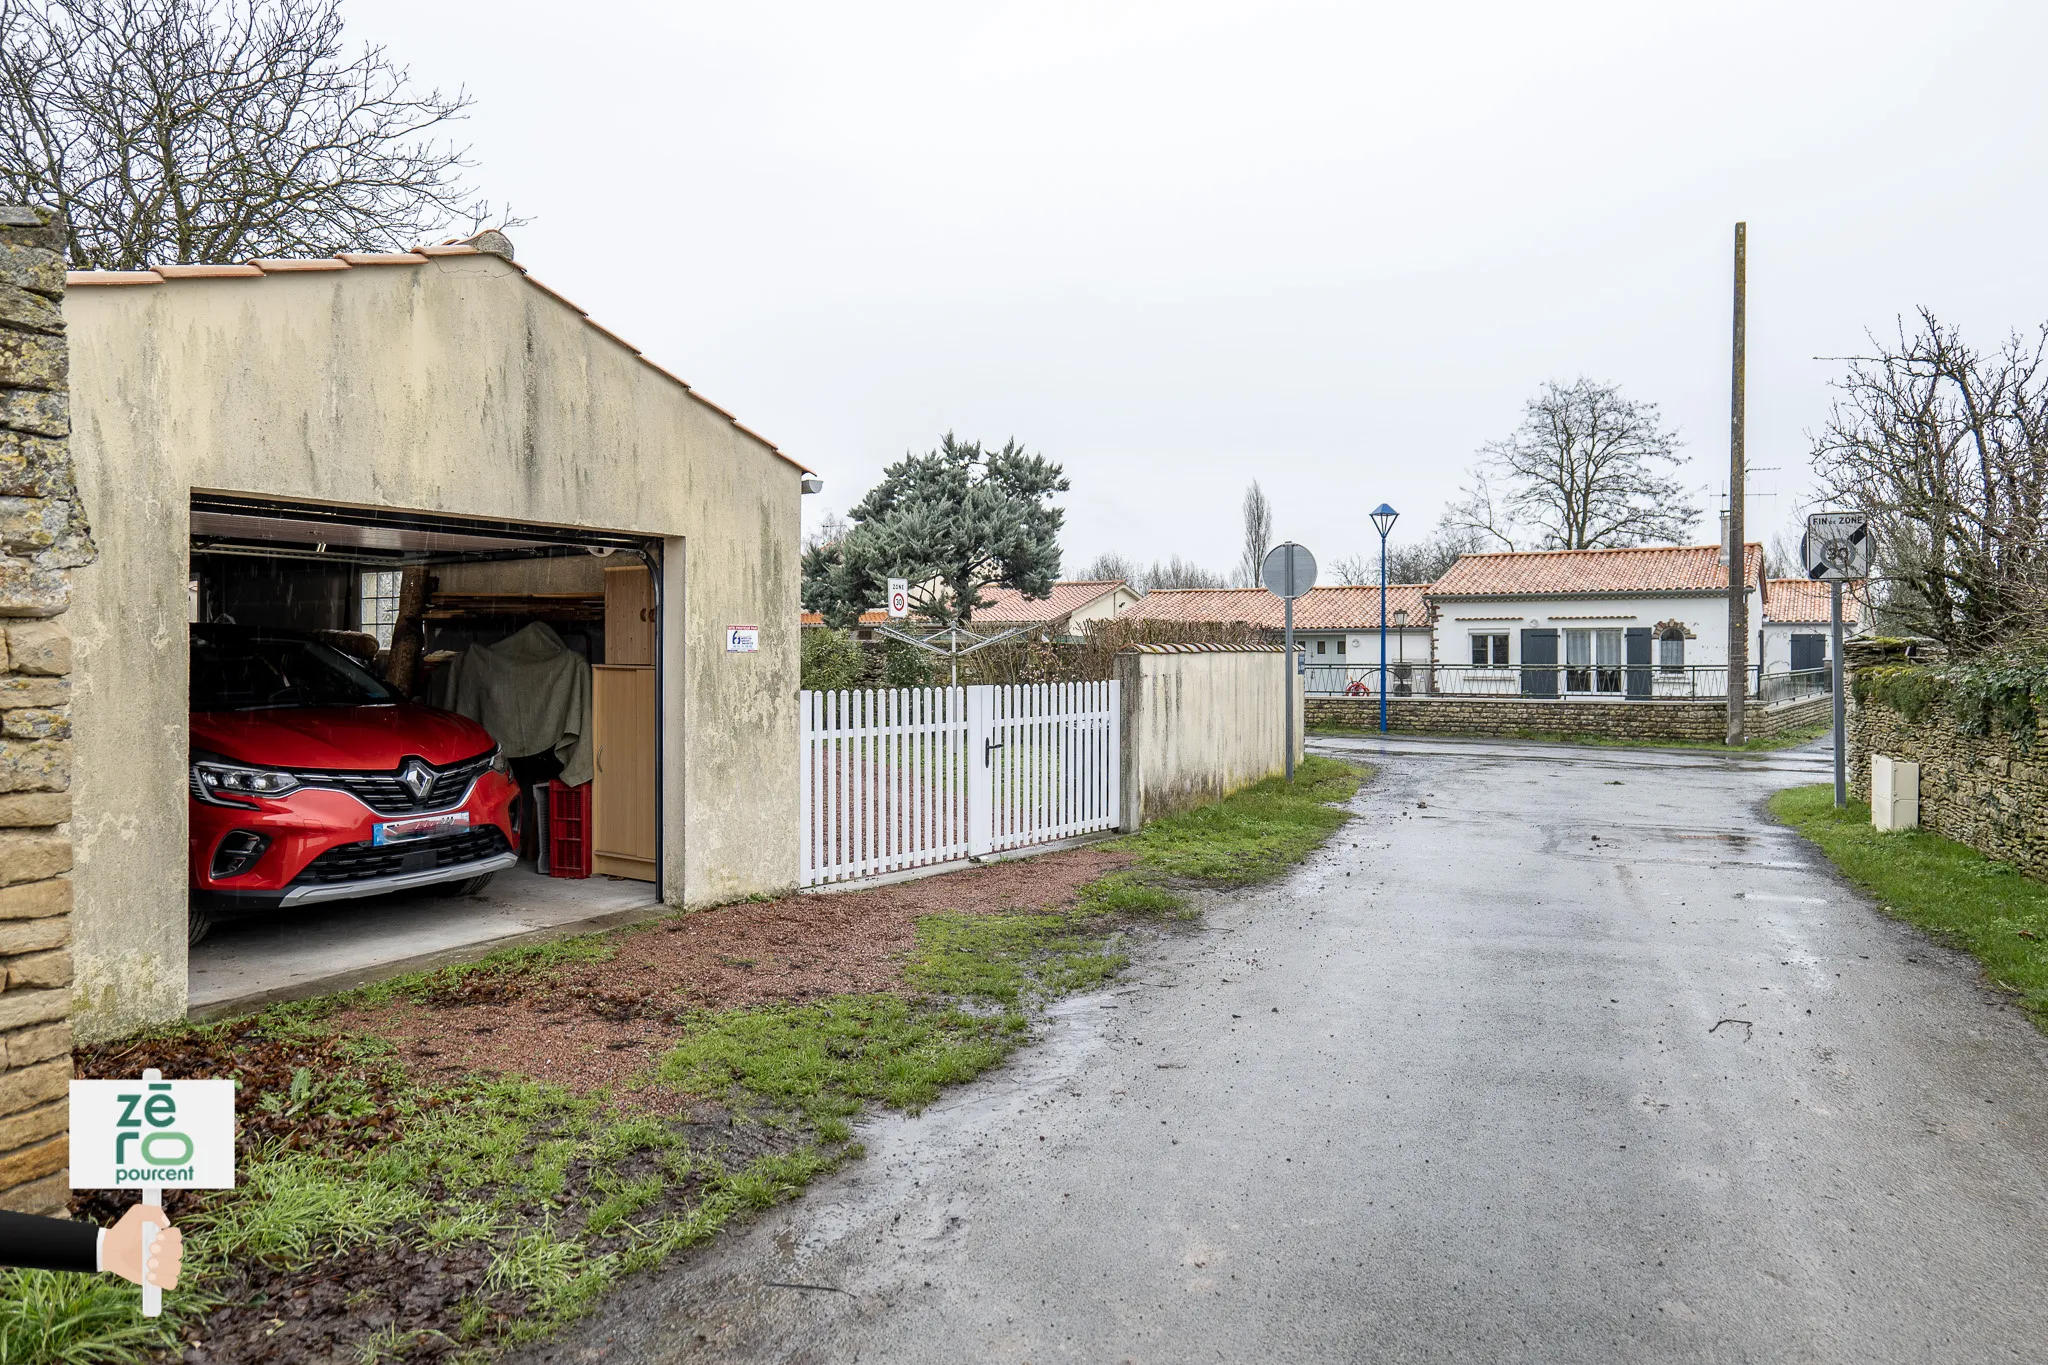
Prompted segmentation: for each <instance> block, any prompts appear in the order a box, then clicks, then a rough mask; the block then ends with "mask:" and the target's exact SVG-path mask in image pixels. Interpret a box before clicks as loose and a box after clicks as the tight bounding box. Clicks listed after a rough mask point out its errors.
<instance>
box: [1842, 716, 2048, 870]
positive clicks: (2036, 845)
mask: <svg viewBox="0 0 2048 1365" xmlns="http://www.w3.org/2000/svg"><path fill="white" fill-rule="evenodd" d="M1848 731H1849V740H1848V766H1849V790H1850V792H1851V793H1852V794H1853V795H1854V796H1855V797H1856V799H1857V800H1859V801H1868V800H1869V799H1870V756H1871V755H1872V754H1883V755H1885V756H1886V757H1888V758H1902V759H1905V760H1906V761H1907V762H1909V763H1918V764H1919V765H1920V826H1921V828H1922V829H1926V830H1931V831H1933V832H1934V833H1936V834H1941V835H1945V836H1946V837H1948V838H1950V839H1954V840H1956V841H1957V842H1958V843H1964V844H1968V845H1969V846H1970V847H1971V848H1974V849H1976V850H1977V851H1978V852H1979V853H1982V854H1983V855H1984V856H1985V857H1987V858H1996V859H1998V860H1999V861H2000V862H2007V863H2011V864H2012V865H2013V866H2015V867H2017V868H2019V869H2020V870H2021V871H2023V872H2025V873H2026V874H2027V875H2028V876H2030V877H2036V878H2039V879H2041V880H2043V881H2048V717H2043V718H2042V723H2041V726H2040V729H2039V731H2038V734H2039V736H2040V737H2039V738H2038V739H2036V740H2035V742H2034V744H2033V746H2032V748H2031V749H2028V748H2023V747H2021V745H2020V744H2019V743H2018V742H2017V741H2016V740H2015V739H2014V738H2013V736H2012V735H2010V734H2008V733H2006V732H2004V731H2003V730H1997V729H1994V730H1993V732H1992V733H1991V734H1989V735H1984V736H1979V735H1970V734H1965V733H1963V731H1961V730H1960V729H1958V728H1957V727H1956V724H1955V721H1954V720H1953V719H1951V718H1950V716H1949V715H1948V713H1947V712H1946V711H1944V710H1943V709H1942V708H1941V707H1939V706H1930V707H1929V708H1928V709H1927V710H1926V711H1925V712H1923V713H1922V714H1921V715H1920V717H1919V718H1918V719H1915V720H1908V719H1906V717H1905V716H1903V715H1901V714H1899V713H1898V712H1897V711H1895V710H1893V709H1892V708H1891V707H1889V706H1886V705H1885V704H1883V703H1882V702H1866V703H1859V702H1857V701H1856V700H1855V697H1854V694H1853V693H1852V694H1851V696H1850V701H1849V724H1848Z"/></svg>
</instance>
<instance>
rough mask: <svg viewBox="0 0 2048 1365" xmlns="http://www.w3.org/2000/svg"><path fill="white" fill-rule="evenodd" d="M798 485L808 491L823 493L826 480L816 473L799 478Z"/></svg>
mask: <svg viewBox="0 0 2048 1365" xmlns="http://www.w3.org/2000/svg"><path fill="white" fill-rule="evenodd" d="M796 486H797V487H798V488H801V489H802V490H803V491H804V492H806V493H822V492H824V491H825V481H824V480H823V479H821V478H819V477H818V476H817V475H816V474H806V475H804V476H803V477H802V478H801V479H799V480H797V485H796Z"/></svg>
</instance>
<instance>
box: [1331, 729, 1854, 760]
mask: <svg viewBox="0 0 2048 1365" xmlns="http://www.w3.org/2000/svg"><path fill="white" fill-rule="evenodd" d="M1833 728H1834V727H1833V726H1832V725H1815V726H1806V727H1804V728H1802V729H1798V730H1787V731H1786V732H1785V733H1784V734H1782V735H1769V736H1766V737H1764V738H1761V739H1752V740H1750V741H1748V742H1747V743H1745V744H1737V745H1728V744H1721V743H1718V742H1716V741H1714V740H1703V739H1622V738H1609V737H1606V736H1602V735H1582V734H1573V733H1568V732H1566V731H1563V730H1506V731H1503V732H1501V733H1500V734H1498V735H1453V734H1434V733H1431V732H1428V731H1419V730H1397V731H1395V734H1396V735H1400V736H1404V737H1408V738H1413V739H1522V740H1531V741H1534V742H1536V743H1539V744H1584V745H1590V746H1592V747H1594V748H1601V749H1700V750H1704V751H1706V752H1709V753H1719V754H1766V753H1774V752H1776V751H1777V750H1779V749H1792V748H1797V747H1798V746H1799V745H1801V744H1810V743H1812V742H1813V741H1814V740H1816V739H1819V738H1820V737H1821V736H1823V735H1825V734H1827V733H1828V732H1829V731H1831V730H1832V729H1833ZM1308 733H1309V737H1310V738H1311V739H1313V738H1315V737H1316V736H1318V735H1328V736H1333V737H1342V738H1349V739H1377V738H1379V733H1380V732H1379V731H1378V730H1367V729H1363V728H1361V727H1359V726H1355V725H1312V726H1310V727H1309V731H1308Z"/></svg>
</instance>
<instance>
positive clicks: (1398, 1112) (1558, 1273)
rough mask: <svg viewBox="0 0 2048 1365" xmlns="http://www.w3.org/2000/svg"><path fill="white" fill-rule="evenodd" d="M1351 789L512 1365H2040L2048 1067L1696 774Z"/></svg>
mask: <svg viewBox="0 0 2048 1365" xmlns="http://www.w3.org/2000/svg"><path fill="white" fill-rule="evenodd" d="M1317 747H1318V748H1319V749H1321V750H1322V751H1324V752H1329V753H1334V754H1342V755H1355V756H1358V757H1363V758H1369V759H1371V760H1372V761H1374V762H1376V763H1379V764H1381V765H1382V767H1381V773H1380V776H1379V778H1378V780H1377V781H1375V782H1374V783H1373V784H1371V785H1370V786H1368V787H1367V788H1366V790H1365V791H1364V792H1363V793H1362V794H1361V795H1360V796H1359V798H1358V800H1357V803H1356V809H1357V810H1358V812H1359V815H1360V818H1359V819H1358V820H1357V821H1355V822H1354V823H1353V824H1352V825H1350V826H1349V827H1347V829H1346V830H1344V831H1343V832H1341V833H1340V834H1339V835H1338V836H1337V837H1336V838H1335V839H1334V840H1333V841H1332V843H1331V844H1330V845H1329V846H1328V847H1327V848H1326V849H1324V850H1323V851H1322V852H1321V853H1320V854H1318V855H1317V856H1316V857H1314V858H1313V859H1311V860H1310V861H1309V862H1308V863H1307V864H1305V865H1304V866H1303V867H1302V868H1301V870H1299V871H1298V872H1297V873H1296V874H1294V875H1293V876H1292V877H1291V878H1289V879H1288V880H1287V881H1286V882H1284V883H1282V884H1280V885H1278V886H1277V887H1274V888H1272V889H1269V890H1266V891H1263V892H1260V893H1257V894H1251V895H1245V896H1238V897H1229V898H1219V899H1217V900H1215V901H1213V902H1212V903H1211V904H1210V905H1209V906H1208V927H1207V928H1206V930H1204V931H1201V932H1199V933H1196V934H1191V935H1189V936H1187V937H1186V938H1183V939H1179V940H1175V941H1173V942H1170V943H1169V944H1168V945H1167V947H1166V948H1165V949H1164V950H1163V951H1161V952H1159V953H1157V954H1154V955H1153V956H1152V957H1151V958H1150V959H1149V960H1148V961H1147V962H1146V963H1144V964H1142V965H1141V966H1140V967H1139V968H1136V969H1134V971H1133V973H1132V974H1131V975H1130V976H1129V977H1128V978H1127V979H1126V981H1125V982H1124V983H1123V984H1122V985H1121V986H1119V987H1118V988H1117V989H1115V990H1113V991H1111V992H1108V993H1105V994H1102V995H1095V996H1088V997H1083V998H1079V999H1075V1000H1070V1001H1068V1002H1066V1003H1064V1004H1063V1005H1062V1006H1061V1007H1060V1008H1059V1009H1058V1010H1057V1011H1056V1013H1055V1015H1054V1017H1053V1021H1052V1023H1051V1025H1050V1027H1049V1029H1048V1032H1047V1038H1046V1040H1045V1042H1044V1043H1042V1044H1041V1045H1040V1046H1038V1047H1036V1048H1033V1049H1030V1050H1027V1051H1026V1052H1025V1053H1023V1054H1020V1057H1019V1059H1018V1060H1017V1061H1016V1062H1015V1063H1013V1064H1012V1065H1011V1066H1009V1067H1008V1068H1006V1069H1005V1070H1004V1071H1002V1072H1000V1073H998V1074H996V1075H995V1076H993V1077H991V1078H989V1079H986V1080H984V1081H982V1082H980V1083H977V1084H975V1085H972V1086H969V1087H967V1088H966V1089H964V1090H962V1091H960V1092H958V1093H956V1094H954V1095H952V1096H950V1097H949V1098H948V1099H947V1100H946V1101H945V1102H944V1103H942V1104H941V1105H939V1106H937V1107H935V1108H934V1109H932V1110H931V1111H928V1112H927V1113H926V1114H924V1115H923V1116H921V1117H919V1118H915V1119H904V1118H894V1117H889V1118H883V1119H879V1120H877V1121H874V1122H872V1123H871V1124H869V1125H868V1127H867V1129H866V1134H865V1135H866V1138H867V1142H868V1148H869V1155H868V1157H867V1159H866V1160H864V1161H860V1162H855V1163H853V1164H852V1165H850V1166H849V1167H848V1168H847V1169H846V1170H844V1171H842V1172H841V1173H840V1174H839V1175H838V1176H836V1177H833V1178H831V1179H828V1180H826V1181H823V1182H821V1183H820V1184H818V1185H816V1186H814V1187H813V1188H812V1189H811V1191H810V1192H809V1193H808V1194H806V1195H805V1196H804V1197H803V1198H802V1199H800V1200H799V1201H797V1202H796V1203H794V1204H791V1205H789V1206H786V1207H784V1208H781V1209H778V1210H776V1211H774V1212H772V1213H770V1214H768V1215H767V1216H765V1217H764V1218H762V1219H761V1220H759V1221H758V1222H757V1223H755V1224H754V1225H752V1226H751V1227H750V1228H747V1229H744V1230H741V1231H739V1232H737V1233H735V1234H733V1235H730V1236H728V1237H727V1238H725V1239H723V1241H722V1242H721V1243H720V1244H719V1245H718V1246H716V1247H714V1248H712V1249H710V1250H709V1251H708V1252H706V1253H704V1254H700V1255H696V1256H692V1257H685V1258H684V1259H683V1261H682V1263H681V1264H679V1265H677V1266H674V1267H672V1268H670V1269H669V1270H667V1271H664V1272H661V1273H658V1274H655V1275H652V1276H648V1277H644V1278H643V1279H641V1280H640V1281H637V1282H636V1283H635V1285H633V1286H629V1287H628V1288H627V1289H625V1290H624V1291H623V1292H621V1293H619V1294H617V1295H615V1296H614V1297H613V1298H612V1299H611V1300H610V1301H609V1303H608V1305H607V1306H606V1307H605V1308H603V1309H602V1310H600V1312H599V1314H598V1315H597V1316H596V1317H594V1318H592V1319H589V1320H587V1321H586V1322H585V1323H584V1324H582V1325H581V1326H580V1327H579V1328H578V1329H576V1330H575V1331H574V1332H573V1333H572V1335H571V1336H570V1337H569V1338H568V1339H566V1340H564V1341H562V1342H560V1343H557V1344H555V1345H554V1346H551V1347H548V1348H544V1349H541V1350H537V1351H534V1352H532V1353H530V1354H529V1355H527V1356H525V1357H523V1359H526V1360H529V1361H560V1362H568V1361H575V1362H592V1361H618V1362H625V1361H634V1362H659V1361H671V1360H717V1361H725V1360H747V1361H807V1362H809V1361H815V1362H826V1361H849V1360H871V1361H887V1362H904V1363H909V1362H927V1361H929V1362H947V1363H948V1365H952V1363H954V1362H961V1361H1005V1362H1012V1361H1014V1362H1041V1363H1043V1362H1050V1361H1055V1360H1079V1361H1135V1362H1179V1361H1199V1360H1223V1361H1273V1360H1285V1361H1289V1362H1304V1361H1347V1362H1348V1361H1359V1360H1373V1361H1460V1362H1468V1361H1543V1362H1568V1361H1602V1362H1608V1361H1613V1362H1637V1361H1688V1362H1693V1361H1730V1362H1735V1361H1743V1362H1747V1361H1773V1362H1775V1361H1801V1362H1803V1361H1843V1362H1859V1363H1868V1362H1887V1361H1902V1362H1903V1361H1914V1362H1926V1361H1943V1362H1946V1361H1973V1362H1974V1361H1992V1360H2007V1359H2012V1360H2039V1359H2041V1358H2043V1356H2044V1355H2048V1295H2044V1294H2043V1286H2044V1285H2048V1220H2044V1214H2048V1042H2044V1040H2043V1039H2042V1037H2041V1036H2040V1035H2039V1034H2037V1033H2036V1032H2035V1031H2034V1029H2033V1028H2032V1026H2031V1025H2029V1024H2028V1023H2027V1021H2026V1020H2025V1019H2024V1018H2023V1017H2022V1016H2021V1015H2020V1014H2019V1013H2018V1012H2017V1011H2016V1010H2014V1009H2012V1008H2011V1007H2009V1006H2008V1005H2007V1004H2005V1003H2004V1002H2003V1000H2002V999H2000V998H1999V997H1998V995H1997V994H1996V993H1995V992H1993V991H1991V990H1989V989H1988V988H1987V987H1985V986H1984V985H1983V984H1982V983H1981V981H1980V979H1979V978H1978V976H1977V974H1976V972H1975V970H1974V968H1973V967H1972V965H1971V964H1970V963H1969V962H1968V961H1967V960H1966V959H1962V958H1960V957H1958V956H1956V955H1954V954H1951V953H1949V952H1946V951H1944V950H1941V949H1938V948H1935V947H1933V946H1931V945H1930V944H1929V943H1928V942H1927V941H1926V940H1925V939H1923V938H1922V937H1920V936H1919V935H1918V934H1917V933H1916V932H1914V931H1912V930H1910V929H1907V928H1905V927H1903V926H1900V925H1897V924H1895V923H1892V922H1891V921H1888V920H1886V919H1884V918H1883V917H1882V916H1880V915H1879V914H1877V913H1876V911H1875V910H1874V909H1873V907H1871V906H1870V905H1869V904H1868V903H1867V902H1866V901H1864V900H1863V899H1862V898H1860V897H1859V896H1857V895H1855V894H1854V893H1852V892H1850V891H1849V890H1847V889H1846V888H1845V887H1844V886H1843V885H1842V884H1841V883H1840V882H1838V881H1837V880H1836V879H1835V878H1834V877H1833V875H1832V874H1831V873H1830V871H1829V870H1828V869H1827V867H1826V866H1825V865H1824V864H1823V863H1822V862H1821V860H1820V859H1819V858H1818V856H1817V855H1816V854H1815V853H1814V852H1813V851H1812V850H1811V849H1809V848H1808V846H1807V845H1806V844H1805V843H1804V842H1803V841H1801V840H1800V839H1799V838H1798V837H1797V836H1795V835H1793V834H1791V833H1789V832H1787V831H1784V830H1781V829H1779V828H1777V827H1775V826H1773V825H1771V824H1770V823H1769V822H1768V821H1767V820H1766V818H1765V817H1764V816H1763V814H1762V810H1761V806H1762V802H1763V800H1764V798H1765V797H1766V796H1767V795H1768V794H1769V793H1770V792H1771V791H1773V790H1775V789H1776V788H1778V787H1782V786H1786V785H1790V784H1793V783H1799V782H1813V781H1820V780H1823V779H1824V777H1825V776H1826V770H1827V769H1826V763H1827V760H1826V755H1825V754H1824V753H1823V752H1822V751H1819V750H1812V751H1800V752H1797V753H1793V754H1787V755H1779V756H1773V757H1766V758H1743V759H1737V758H1721V757H1718V756H1713V755H1681V754H1667V753H1652V752H1647V751H1631V750H1588V749H1571V748H1561V747H1551V746H1538V745H1515V744H1483V743H1461V742H1453V741H1416V740H1406V741H1402V740H1397V741H1392V742H1387V743H1384V744H1382V743H1379V742H1367V741H1323V742H1319V743H1318V744H1317Z"/></svg>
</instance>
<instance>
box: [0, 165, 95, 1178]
mask: <svg viewBox="0 0 2048 1365" xmlns="http://www.w3.org/2000/svg"><path fill="white" fill-rule="evenodd" d="M63 303H64V229H63V224H62V222H61V221H59V220H57V219H56V218H55V216H54V215H52V214H51V213H50V212H49V211H48V210H45V209H30V208H10V207H7V206H4V205H0V1207H4V1208H9V1209H15V1210H19V1211H24V1212H30V1213H56V1212H61V1211H62V1210H63V1207H64V1204H65V1201H66V1200H67V1199H68V1198H69V1197H70V1193H71V1192H70V1182H69V1180H68V1179H67V1178H66V1174H65V1167H66V1165H67V1164H68V1163H69V1160H70V1149H69V1143H68V1141H67V1138H66V1130H67V1127H68V1121H69V1112H68V1110H69V1105H68V1094H69V1091H70V1085H71V1025H70V1023H69V1022H68V1020H69V1016H70V1013H71V879H70V877H68V876H66V875H64V874H66V873H68V872H69V871H70V870H71V828H70V824H69V821H70V819H71V797H70V794H69V788H70V781H71V683H70V679H69V677H68V676H67V675H68V674H69V673H70V672H71V637H70V635H69V634H68V633H67V632H66V630H65V628H64V626H63V624H62V622H61V621H60V620H59V619H57V618H59V617H60V616H62V614H63V612H64V610H65V608H66V607H67V606H69V605H70V600H71V572H70V571H71V569H72V568H74V567H76V566H77V565H80V564H83V563H85V562H87V561H88V560H90V559H91V558H92V541H91V537H90V536H89V534H88V533H87V530H86V526H85V518H84V514H83V513H82V512H81V511H80V508H79V504H78V495H77V493H76V492H75V491H74V489H73V487H72V480H71V454H70V449H69V446H68V444H67V439H66V438H67V437H68V435H69V433H70V430H71V421H70V408H69V375H70V370H69V356H68V353H67V351H66V348H65V343H64V317H63V311H62V309H63Z"/></svg>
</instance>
